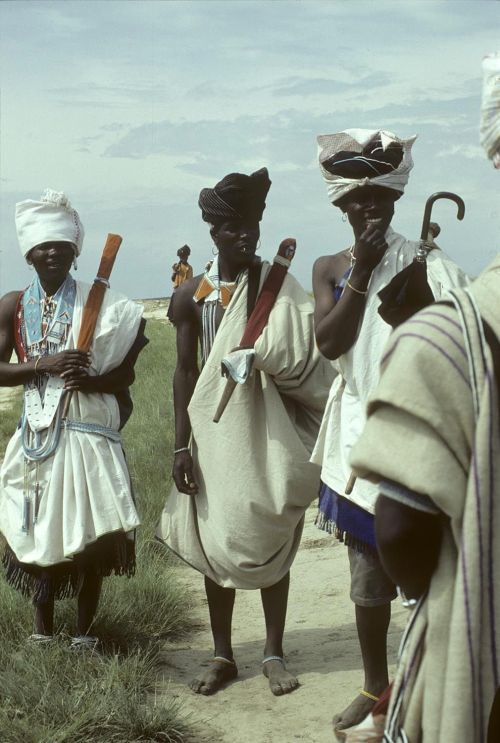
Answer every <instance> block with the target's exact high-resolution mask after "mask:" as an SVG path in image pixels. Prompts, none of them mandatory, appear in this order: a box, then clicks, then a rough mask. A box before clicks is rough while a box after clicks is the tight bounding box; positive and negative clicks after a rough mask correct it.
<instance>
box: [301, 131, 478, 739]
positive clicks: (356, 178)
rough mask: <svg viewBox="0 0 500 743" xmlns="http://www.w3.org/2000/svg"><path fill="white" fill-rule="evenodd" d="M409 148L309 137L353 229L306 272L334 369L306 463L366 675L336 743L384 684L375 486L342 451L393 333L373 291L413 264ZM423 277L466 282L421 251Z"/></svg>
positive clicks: (386, 611) (385, 618) (391, 141)
mask: <svg viewBox="0 0 500 743" xmlns="http://www.w3.org/2000/svg"><path fill="white" fill-rule="evenodd" d="M414 141H415V137H411V138H409V139H400V138H398V137H396V136H395V135H394V134H392V133H391V132H387V131H384V130H379V131H371V130H365V129H349V130H346V131H344V132H339V133H337V134H332V135H324V136H319V137H318V144H319V164H320V170H321V173H322V175H323V178H324V180H325V182H326V185H327V190H328V197H329V200H330V201H331V202H332V203H333V205H334V206H337V207H338V208H339V209H340V210H341V211H342V212H343V214H344V218H347V219H348V221H349V223H350V225H351V227H352V230H353V243H352V245H351V247H350V248H347V249H346V250H344V251H342V252H340V253H336V254H335V255H328V256H324V257H322V258H319V259H318V260H317V261H316V263H315V265H314V269H313V289H314V295H315V299H316V308H315V333H316V340H317V343H318V346H319V349H320V351H321V352H322V353H323V354H324V355H325V356H326V357H327V358H329V359H334V360H336V362H337V364H338V368H339V371H340V374H339V376H338V377H337V379H336V380H335V382H334V384H333V386H332V389H331V392H330V397H329V401H328V404H327V408H326V411H325V415H324V418H323V422H322V425H321V430H320V435H319V438H318V442H317V445H316V448H315V451H314V453H313V457H312V461H313V462H316V463H318V464H320V465H321V467H322V471H321V480H322V485H321V489H320V503H319V513H318V523H319V526H320V528H323V529H326V530H328V531H330V532H333V533H334V534H335V535H336V536H337V537H338V538H340V539H341V540H343V541H344V542H345V543H346V545H347V546H348V553H349V563H350V569H351V599H352V601H353V602H354V604H355V610H356V625H357V630H358V636H359V641H360V646H361V653H362V658H363V666H364V673H365V680H364V685H363V688H362V691H361V693H360V694H359V695H358V696H357V697H356V698H355V699H354V701H353V702H352V703H351V704H350V705H349V707H347V709H345V710H344V711H343V712H342V713H340V714H338V715H337V716H336V717H335V718H334V727H335V731H336V733H337V734H338V737H339V738H340V739H342V736H343V733H342V730H344V729H345V728H348V727H350V726H352V725H353V724H355V723H357V722H359V721H360V720H362V719H363V718H364V717H365V716H366V714H367V712H368V711H369V710H370V708H371V707H372V706H373V704H374V703H375V702H376V701H377V699H378V696H379V695H380V693H381V692H382V691H383V689H385V687H386V686H387V684H388V672H387V654H386V641H387V630H388V626H389V621H390V614H391V601H392V600H393V599H394V598H395V596H396V590H395V586H394V584H393V583H392V581H391V580H390V579H389V578H388V577H387V576H386V574H385V572H384V570H383V569H382V566H381V564H380V561H379V559H378V557H377V551H376V545H375V533H374V516H373V512H374V506H375V500H376V496H377V491H376V488H374V487H373V486H372V485H371V484H370V483H366V482H364V481H359V480H358V481H356V482H355V483H353V478H352V477H351V476H350V475H351V470H350V467H349V454H350V450H351V448H352V446H353V445H354V443H355V442H356V440H357V438H358V436H359V435H360V433H361V430H362V428H363V424H364V421H365V407H366V403H367V400H368V397H369V395H370V393H371V392H372V391H373V389H374V387H375V385H376V383H377V381H378V368H379V364H380V359H381V357H382V351H383V348H384V346H385V344H386V342H387V339H388V337H389V334H390V333H391V330H392V328H391V327H390V326H389V325H388V324H387V323H385V322H384V320H383V319H382V318H381V316H380V315H379V313H378V308H379V306H380V299H379V297H378V292H379V291H380V290H381V289H382V288H383V287H384V286H386V285H387V284H388V283H389V282H390V281H391V279H392V278H393V277H394V276H395V275H396V274H397V273H399V272H400V271H401V270H402V269H403V268H405V267H406V266H408V265H409V264H410V263H411V262H412V261H413V258H414V257H415V254H416V250H417V247H418V244H417V243H415V242H411V241H409V240H406V239H405V238H404V237H403V236H402V235H399V234H397V233H396V232H394V231H393V230H392V228H391V227H390V223H391V220H392V217H393V215H394V205H395V203H396V201H397V200H398V199H399V198H400V197H401V195H402V194H403V192H404V189H405V186H406V183H407V182H408V177H409V173H410V170H411V168H412V167H413V160H412V157H411V148H412V145H413V143H414ZM427 274H428V282H429V285H430V287H431V289H432V292H433V294H434V297H435V298H439V297H440V296H441V294H442V293H443V291H444V290H445V289H447V288H451V287H453V286H457V285H462V284H464V283H466V281H467V279H466V277H465V275H464V274H463V273H462V272H461V271H460V270H459V269H458V268H457V267H456V266H455V264H453V263H452V262H451V261H450V260H449V259H448V258H447V257H446V256H445V255H444V254H443V253H442V251H441V250H439V249H437V248H434V249H432V250H430V251H429V253H428V256H427Z"/></svg>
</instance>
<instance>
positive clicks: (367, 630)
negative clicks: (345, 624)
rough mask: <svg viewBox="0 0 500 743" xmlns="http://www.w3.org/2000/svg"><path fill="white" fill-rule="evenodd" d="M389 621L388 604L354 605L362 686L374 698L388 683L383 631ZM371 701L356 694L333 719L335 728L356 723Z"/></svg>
mask: <svg viewBox="0 0 500 743" xmlns="http://www.w3.org/2000/svg"><path fill="white" fill-rule="evenodd" d="M390 620H391V604H390V603H388V604H383V605H382V606H358V605H357V604H356V627H357V630H358V638H359V645H360V648H361V656H362V659H363V668H364V672H365V682H364V687H363V688H364V690H365V691H367V692H369V693H370V694H372V695H373V696H376V697H378V696H380V694H381V693H382V692H383V691H384V689H386V688H387V686H388V685H389V674H388V669H387V630H388V629H389V622H390ZM374 703H375V702H374V701H373V700H372V699H369V698H368V697H366V696H364V695H362V694H359V695H358V696H357V697H356V698H355V699H354V701H353V702H351V704H350V705H349V706H348V707H346V709H345V710H343V712H341V713H340V714H338V715H336V716H335V717H334V718H333V725H334V728H335V730H336V731H337V730H338V731H341V730H344V729H345V728H349V727H351V726H353V725H357V724H358V723H359V722H361V720H364V718H365V717H366V716H367V715H368V713H369V712H370V710H371V709H372V707H373V705H374Z"/></svg>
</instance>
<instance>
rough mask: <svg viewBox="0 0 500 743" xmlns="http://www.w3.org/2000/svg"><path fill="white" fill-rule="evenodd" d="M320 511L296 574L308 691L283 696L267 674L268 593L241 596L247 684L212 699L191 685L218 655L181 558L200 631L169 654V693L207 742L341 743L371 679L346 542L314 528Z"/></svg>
mask: <svg viewBox="0 0 500 743" xmlns="http://www.w3.org/2000/svg"><path fill="white" fill-rule="evenodd" d="M315 515H316V508H315V506H312V507H311V508H310V509H309V510H308V512H307V514H306V526H305V529H304V536H303V539H302V544H301V547H300V549H299V552H298V554H297V558H296V560H295V563H294V565H293V567H292V571H291V588H290V601H289V609H288V622H287V629H286V633H285V652H286V659H287V664H288V667H289V668H290V670H291V671H293V672H294V673H296V674H297V675H298V677H299V679H300V682H301V686H300V688H299V689H297V690H296V691H295V692H293V693H292V694H289V695H287V696H283V697H274V696H273V695H272V694H271V692H270V691H269V687H268V685H267V680H266V679H265V678H264V676H263V675H262V671H261V659H262V651H263V645H264V620H263V614H262V609H261V606H260V596H259V592H258V591H239V592H238V594H237V597H236V606H235V613H234V622H233V627H234V632H233V639H234V653H235V659H236V661H237V664H238V668H239V677H238V679H237V680H236V681H234V682H232V683H231V684H230V685H228V686H227V687H226V688H225V689H224V690H222V691H220V692H218V693H217V694H215V695H214V696H211V697H203V696H201V695H197V694H193V692H191V691H190V690H189V688H187V686H186V684H187V683H188V681H190V680H191V679H192V678H194V677H195V676H196V675H197V673H198V670H199V667H200V665H207V664H208V661H209V658H210V657H211V654H212V650H211V648H212V640H211V634H210V627H209V624H208V609H207V605H206V600H205V595H204V591H203V580H202V577H201V576H200V575H199V574H198V573H197V572H196V571H194V570H192V569H191V568H189V567H188V566H185V565H184V564H182V563H181V562H180V561H179V566H178V568H177V570H178V573H179V576H180V579H181V580H182V581H183V582H184V584H185V585H186V588H187V589H188V590H190V591H192V592H193V593H194V595H195V602H196V603H195V605H196V609H195V618H196V619H197V620H199V622H200V629H199V630H198V631H197V632H195V633H194V635H193V636H192V637H191V638H190V639H189V640H188V641H187V642H183V643H178V644H170V645H168V646H166V647H165V651H164V660H165V667H164V674H165V684H164V689H165V693H166V694H173V695H174V696H176V697H178V698H180V700H181V701H182V704H183V709H184V711H185V712H187V713H188V714H189V717H190V720H191V723H192V724H194V725H195V729H196V736H197V737H196V741H199V742H200V743H201V741H203V743H209V742H210V743H294V742H295V741H302V743H332V741H334V740H335V739H334V736H333V733H332V730H331V722H330V721H331V718H332V716H333V715H334V713H336V712H338V711H340V710H342V709H343V708H344V707H345V706H346V705H347V704H348V703H349V702H350V701H351V700H352V699H353V698H354V696H355V695H356V694H357V692H358V691H359V689H360V687H361V684H362V681H363V674H362V664H361V657H360V652H359V646H358V640H357V634H356V626H355V623H354V607H353V604H352V603H351V601H350V599H349V567H348V559H347V553H346V549H345V547H344V545H342V544H339V543H338V542H337V541H336V540H335V539H334V538H333V537H330V536H329V535H328V534H325V533H323V532H321V531H319V530H318V529H317V528H316V527H315V526H314V518H315ZM406 617H407V614H406V610H405V609H404V608H403V607H402V606H401V605H400V604H399V603H398V602H394V603H393V621H392V623H391V627H390V631H389V643H388V644H389V660H390V663H391V664H392V668H393V664H394V661H395V658H396V653H397V648H398V645H399V641H400V637H401V632H402V629H403V627H404V624H405V621H406Z"/></svg>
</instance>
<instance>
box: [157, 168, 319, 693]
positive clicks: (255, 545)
mask: <svg viewBox="0 0 500 743" xmlns="http://www.w3.org/2000/svg"><path fill="white" fill-rule="evenodd" d="M270 185H271V182H270V180H269V177H268V173H267V170H266V169H265V168H262V169H261V170H259V171H257V172H256V173H252V175H250V176H248V175H243V174H240V173H231V174H230V175H227V176H226V177H225V178H223V179H222V181H220V182H219V183H218V184H217V185H216V186H215V188H206V189H203V191H202V192H201V194H200V198H199V206H200V208H201V211H202V217H203V219H204V220H205V221H206V222H208V223H209V224H210V226H211V227H210V234H211V236H212V240H213V242H214V244H215V246H216V248H217V251H218V255H217V258H216V259H215V260H214V262H213V264H212V265H211V266H210V267H209V268H208V270H207V271H206V272H205V274H203V275H201V276H196V277H195V278H193V279H191V280H190V281H187V282H186V283H185V284H183V285H182V286H181V287H179V289H178V290H177V295H176V301H175V305H174V318H173V321H174V324H175V326H176V329H177V366H176V370H175V376H174V400H175V451H174V465H173V478H174V482H175V486H174V488H173V490H172V492H171V494H170V496H169V498H168V499H167V504H166V507H165V510H164V512H163V514H162V518H161V521H160V524H159V528H158V536H159V538H160V539H162V540H163V541H165V542H166V544H167V545H168V546H169V547H170V548H171V549H172V550H173V551H174V552H176V553H177V554H178V555H180V556H181V557H182V558H183V559H184V560H185V561H186V562H187V563H189V564H190V565H191V566H193V567H194V568H196V569H197V570H199V571H200V572H201V573H202V574H203V575H204V576H205V590H206V595H207V600H208V607H209V612H210V622H211V627H212V634H213V638H214V650H215V652H214V658H213V659H212V661H211V663H210V667H209V669H208V670H206V671H205V672H204V673H202V674H200V676H199V677H198V678H196V679H194V681H192V683H191V688H192V690H193V691H195V692H196V693H200V694H212V693H214V692H216V691H217V690H218V689H219V688H220V687H221V686H222V685H223V684H225V683H227V682H228V681H229V680H231V679H234V678H235V677H236V675H237V667H236V663H235V660H234V657H233V649H232V642H231V619H232V611H233V604H234V600H235V589H237V588H241V589H260V590H261V597H262V605H263V610H264V616H265V622H266V642H265V647H264V660H263V672H264V675H265V676H267V678H268V680H269V686H270V688H271V691H272V693H273V694H276V695H279V694H286V693H288V692H290V691H292V690H293V689H295V688H296V687H297V686H298V681H297V679H296V678H295V676H293V675H292V674H291V673H289V672H288V671H287V670H286V668H285V661H284V657H283V645H282V642H283V632H284V627H285V618H286V606H287V598H288V587H289V570H290V566H291V564H292V562H293V559H294V557H295V554H296V551H297V548H298V545H299V542H300V537H301V533H302V525H303V520H304V512H305V509H306V508H307V506H308V505H309V504H310V503H311V502H312V501H313V499H314V497H315V488H317V485H318V482H319V469H318V468H316V467H315V466H314V465H312V464H310V463H309V461H308V460H309V456H310V452H311V451H312V447H313V445H314V441H315V438H316V434H317V431H318V428H319V423H320V421H321V415H322V411H323V409H324V405H325V402H326V398H327V395H328V389H329V387H330V384H331V381H332V368H331V365H330V364H329V363H327V362H326V361H325V360H324V359H323V358H322V357H321V356H320V354H319V353H318V351H317V350H316V347H315V342H314V332H313V307H312V302H311V300H310V298H309V297H308V296H307V294H306V293H305V292H304V291H303V289H302V288H301V287H300V286H299V284H298V283H297V282H296V281H295V279H294V278H293V277H292V276H291V275H290V274H287V275H286V277H285V280H284V282H283V285H282V287H281V289H280V291H279V294H278V296H277V299H276V302H275V304H274V306H273V308H272V310H271V313H270V316H269V321H268V323H267V325H266V326H265V328H264V330H263V332H262V334H261V336H260V337H259V338H258V340H257V342H256V343H255V348H254V351H255V357H254V363H253V368H252V371H251V373H250V374H249V376H248V379H247V380H246V382H245V384H238V385H237V387H236V390H235V392H234V395H233V397H232V399H231V401H230V403H229V404H228V406H227V408H226V410H225V412H224V415H223V416H222V418H221V420H220V422H219V423H217V424H216V423H214V422H213V420H212V419H213V416H214V413H215V410H216V408H217V404H218V402H219V400H220V397H221V394H222V391H223V389H224V387H225V384H226V382H225V380H224V379H223V378H222V377H221V361H222V360H223V359H224V358H225V356H226V355H227V354H228V353H230V352H231V351H232V350H233V349H234V348H235V347H236V346H238V344H239V342H240V339H241V337H242V335H243V332H244V330H245V326H246V322H247V319H248V316H249V314H250V312H251V310H252V308H253V306H254V303H255V301H256V298H257V295H258V292H259V290H260V288H261V287H262V283H263V281H264V278H265V276H266V274H267V273H268V270H269V264H267V263H265V262H263V263H260V262H259V261H258V260H257V258H256V255H255V251H256V249H257V242H258V239H259V234H260V228H259V222H260V220H261V218H262V213H263V211H264V208H265V201H266V195H267V192H268V190H269V187H270ZM193 300H194V301H193ZM198 339H201V359H202V370H201V373H200V372H199V371H198Z"/></svg>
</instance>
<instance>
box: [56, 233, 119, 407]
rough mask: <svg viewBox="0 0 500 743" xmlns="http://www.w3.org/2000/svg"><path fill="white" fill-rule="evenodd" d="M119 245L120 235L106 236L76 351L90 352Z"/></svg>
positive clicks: (84, 312) (85, 308)
mask: <svg viewBox="0 0 500 743" xmlns="http://www.w3.org/2000/svg"><path fill="white" fill-rule="evenodd" d="M121 243H122V238H121V237H120V235H113V234H111V233H110V234H108V237H107V238H106V243H105V245H104V250H103V251H102V256H101V261H100V263H99V268H98V270H97V276H96V277H95V279H94V283H93V284H92V286H91V288H90V291H89V295H88V297H87V301H86V302H85V307H84V308H83V314H82V324H81V326H80V333H79V335H78V343H77V345H76V347H77V350H78V351H90V347H91V345H92V340H93V338H94V332H95V328H96V325H97V318H98V317H99V312H100V310H101V306H102V302H103V299H104V294H105V292H106V289H108V288H109V277H110V276H111V271H112V270H113V265H114V262H115V258H116V254H117V253H118V250H119V248H120V245H121ZM72 394H73V393H72V392H68V393H66V396H65V399H64V408H63V414H62V417H63V418H66V416H67V415H68V410H69V404H70V402H71V397H72Z"/></svg>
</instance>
